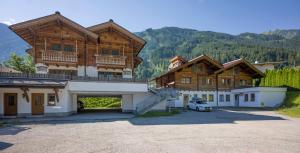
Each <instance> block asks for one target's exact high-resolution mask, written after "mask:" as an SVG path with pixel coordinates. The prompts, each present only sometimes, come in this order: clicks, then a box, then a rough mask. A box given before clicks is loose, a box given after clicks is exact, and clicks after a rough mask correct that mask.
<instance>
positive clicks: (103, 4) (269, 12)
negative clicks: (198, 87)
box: [0, 0, 300, 34]
mask: <svg viewBox="0 0 300 153" xmlns="http://www.w3.org/2000/svg"><path fill="white" fill-rule="evenodd" d="M0 4H1V5H0V22H4V23H8V24H11V23H18V22H21V21H26V20H29V19H34V18H37V17H41V16H45V15H49V14H52V13H54V12H55V11H56V10H58V11H60V12H61V14H62V15H64V16H66V17H67V18H70V19H72V20H74V21H75V22H77V23H79V24H81V25H83V26H92V25H95V24H98V23H102V22H105V21H108V20H109V19H110V18H112V19H113V20H114V21H115V22H117V23H119V24H120V25H122V26H123V27H125V28H127V29H128V30H130V31H132V32H138V31H143V30H145V29H147V28H154V29H157V28H161V27H165V26H176V27H181V28H191V29H197V30H209V31H217V32H224V33H230V34H239V33H242V32H255V33H261V32H265V31H269V30H275V29H300V0H1V2H0Z"/></svg>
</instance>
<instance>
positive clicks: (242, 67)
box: [152, 55, 286, 107]
mask: <svg viewBox="0 0 300 153" xmlns="http://www.w3.org/2000/svg"><path fill="white" fill-rule="evenodd" d="M168 69H169V70H168V72H166V73H164V74H163V75H161V76H159V77H156V78H154V79H153V80H152V82H153V81H154V82H155V83H154V84H155V86H156V88H167V87H172V88H174V89H176V90H178V91H179V94H178V96H177V98H175V99H173V100H172V104H170V105H172V106H173V107H186V105H187V103H188V101H189V100H191V99H192V98H194V97H196V98H199V99H202V100H203V101H206V102H208V103H209V104H211V105H212V106H251V107H261V106H267V107H273V106H275V105H277V104H278V103H281V102H282V101H283V98H284V94H285V90H286V89H282V88H279V89H278V88H265V87H253V80H255V79H259V78H262V77H264V74H263V73H262V72H261V71H260V70H258V69H257V68H256V67H254V66H253V65H252V64H251V63H249V62H248V61H247V60H245V59H238V60H234V61H230V62H228V63H224V64H221V63H219V62H218V61H216V60H214V59H212V58H210V57H208V56H206V55H201V56H198V57H196V58H194V59H192V60H190V61H187V60H185V59H184V58H182V57H180V56H176V57H174V58H172V59H171V60H170V65H169V67H168ZM241 91H242V92H241ZM270 95H272V96H271V97H270ZM266 96H267V98H266ZM262 99H264V100H263V101H261V100H262Z"/></svg>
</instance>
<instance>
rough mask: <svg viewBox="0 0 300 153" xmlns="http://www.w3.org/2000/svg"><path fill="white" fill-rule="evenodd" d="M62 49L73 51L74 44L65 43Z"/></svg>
mask: <svg viewBox="0 0 300 153" xmlns="http://www.w3.org/2000/svg"><path fill="white" fill-rule="evenodd" d="M64 51H66V52H73V51H74V46H73V45H65V46H64Z"/></svg>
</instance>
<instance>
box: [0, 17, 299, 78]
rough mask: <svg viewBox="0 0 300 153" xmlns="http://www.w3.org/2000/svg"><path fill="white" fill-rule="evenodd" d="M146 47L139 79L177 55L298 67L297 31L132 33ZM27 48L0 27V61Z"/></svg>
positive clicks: (154, 73) (163, 30) (153, 73)
mask: <svg viewBox="0 0 300 153" xmlns="http://www.w3.org/2000/svg"><path fill="white" fill-rule="evenodd" d="M135 34H136V35H137V36H139V37H141V38H143V39H145V40H146V41H147V44H146V45H145V47H144V48H143V50H142V51H141V52H140V56H141V57H142V58H143V59H144V62H142V64H140V66H139V67H138V68H137V71H136V74H137V76H138V77H139V78H150V77H153V76H157V75H159V74H161V73H163V72H165V71H166V70H167V66H168V64H169V59H170V58H172V57H173V56H175V55H181V56H183V57H184V58H186V59H191V58H193V57H196V56H199V55H201V54H206V55H209V56H211V57H212V58H215V59H217V60H219V61H220V62H221V63H224V62H228V61H230V60H234V59H237V58H242V57H243V58H246V59H247V60H249V61H250V62H254V61H256V60H258V61H260V62H265V61H287V63H288V65H292V64H296V65H299V64H300V29H290V30H288V29H287V30H285V29H284V30H273V31H267V32H263V33H260V34H257V33H250V32H244V33H240V34H238V35H232V34H227V33H222V32H214V31H198V30H195V29H189V28H179V27H163V28H159V29H152V28H149V29H146V30H145V31H142V32H136V33H135ZM28 48H30V45H29V44H27V43H26V42H25V41H24V40H22V39H21V38H20V37H19V36H17V35H16V34H15V33H14V32H12V31H11V30H10V29H9V28H8V26H7V25H4V24H1V23H0V51H1V56H0V61H1V62H3V61H4V60H7V59H8V58H9V56H10V54H11V53H12V52H16V53H17V54H18V55H24V54H25V50H26V49H28Z"/></svg>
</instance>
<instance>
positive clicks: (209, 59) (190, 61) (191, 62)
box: [151, 55, 223, 80]
mask: <svg viewBox="0 0 300 153" xmlns="http://www.w3.org/2000/svg"><path fill="white" fill-rule="evenodd" d="M201 60H207V61H208V62H210V63H211V64H213V65H215V66H216V67H217V68H219V69H222V68H223V66H222V64H220V63H219V62H218V61H216V60H214V59H212V58H210V57H208V56H206V55H201V56H198V57H196V58H193V59H191V60H189V61H188V62H186V63H184V64H182V65H180V66H178V67H176V68H174V69H171V70H170V71H168V72H166V73H164V74H162V75H160V76H158V77H156V78H159V77H161V76H164V75H166V74H169V73H172V72H175V71H178V70H180V69H182V68H184V67H187V66H189V65H192V64H194V63H197V62H198V61H201ZM154 79H155V78H154ZM151 80H153V79H151Z"/></svg>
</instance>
